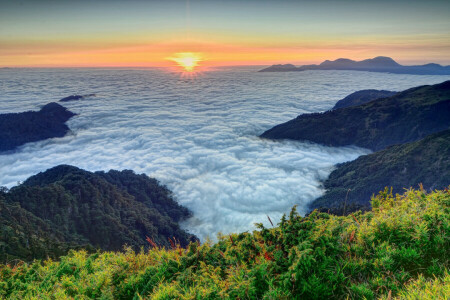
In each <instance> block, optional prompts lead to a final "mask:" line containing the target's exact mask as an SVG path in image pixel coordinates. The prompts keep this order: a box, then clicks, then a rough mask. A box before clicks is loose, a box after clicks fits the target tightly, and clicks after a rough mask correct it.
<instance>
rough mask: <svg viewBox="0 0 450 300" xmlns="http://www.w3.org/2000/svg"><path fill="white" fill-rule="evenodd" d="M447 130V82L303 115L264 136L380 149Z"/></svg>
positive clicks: (449, 90)
mask: <svg viewBox="0 0 450 300" xmlns="http://www.w3.org/2000/svg"><path fill="white" fill-rule="evenodd" d="M448 128H450V81H446V82H443V83H441V84H436V85H430V86H420V87H416V88H412V89H409V90H406V91H403V92H400V93H397V94H396V95H394V96H392V97H389V98H381V99H378V100H375V101H371V102H368V103H365V104H362V105H358V106H351V107H346V108H341V109H336V110H331V111H327V112H324V113H313V114H303V115H300V116H298V117H297V118H295V119H293V120H291V121H288V122H286V123H284V124H280V125H277V126H275V127H273V128H272V129H269V130H267V131H266V132H264V133H263V134H262V135H261V137H263V138H269V139H293V140H307V141H312V142H315V143H319V144H323V145H328V146H346V145H356V146H360V147H364V148H369V149H371V150H375V151H377V150H381V149H384V148H386V147H388V146H390V145H394V144H402V143H407V142H412V141H416V140H419V139H421V138H424V137H425V136H427V135H429V134H432V133H435V132H439V131H442V130H446V129H448Z"/></svg>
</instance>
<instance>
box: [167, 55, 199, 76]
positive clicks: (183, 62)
mask: <svg viewBox="0 0 450 300" xmlns="http://www.w3.org/2000/svg"><path fill="white" fill-rule="evenodd" d="M168 59H169V60H171V61H174V62H175V63H176V64H177V65H178V66H179V67H181V68H183V70H184V71H185V72H193V71H194V69H195V68H196V67H198V66H199V63H200V62H201V61H202V59H201V57H200V55H199V54H198V53H192V52H180V53H175V56H174V57H170V58H168Z"/></svg>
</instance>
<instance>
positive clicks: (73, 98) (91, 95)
mask: <svg viewBox="0 0 450 300" xmlns="http://www.w3.org/2000/svg"><path fill="white" fill-rule="evenodd" d="M95 96H96V95H95V94H87V95H70V96H67V97H64V98H62V99H60V100H59V102H69V101H77V100H81V99H85V98H89V97H95Z"/></svg>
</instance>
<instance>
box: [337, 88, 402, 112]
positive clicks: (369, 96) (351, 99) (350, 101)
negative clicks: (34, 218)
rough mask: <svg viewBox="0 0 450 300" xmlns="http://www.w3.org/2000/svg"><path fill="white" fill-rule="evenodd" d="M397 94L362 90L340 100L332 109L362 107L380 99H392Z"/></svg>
mask: <svg viewBox="0 0 450 300" xmlns="http://www.w3.org/2000/svg"><path fill="white" fill-rule="evenodd" d="M395 94H397V92H391V91H383V90H361V91H357V92H354V93H351V94H350V95H348V96H347V97H345V98H344V99H341V100H339V101H338V102H336V104H335V105H334V107H333V108H332V109H338V108H344V107H350V106H356V105H361V104H364V103H367V102H370V101H373V100H376V99H379V98H387V97H392V96H394V95H395Z"/></svg>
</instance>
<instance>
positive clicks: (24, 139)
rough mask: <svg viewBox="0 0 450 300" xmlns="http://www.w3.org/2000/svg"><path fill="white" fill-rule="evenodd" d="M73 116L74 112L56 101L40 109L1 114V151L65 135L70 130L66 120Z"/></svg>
mask: <svg viewBox="0 0 450 300" xmlns="http://www.w3.org/2000/svg"><path fill="white" fill-rule="evenodd" d="M73 116H75V114H74V113H73V112H71V111H69V110H67V109H66V108H65V107H63V106H61V105H59V104H58V103H55V102H52V103H49V104H47V105H45V106H44V107H42V108H41V110H40V111H27V112H21V113H8V114H0V152H1V151H8V150H14V149H15V148H17V147H19V146H21V145H23V144H26V143H29V142H37V141H40V140H45V139H49V138H54V137H63V136H64V135H66V133H67V132H68V131H69V127H67V125H66V124H65V122H66V121H67V120H69V119H70V118H72V117H73Z"/></svg>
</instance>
